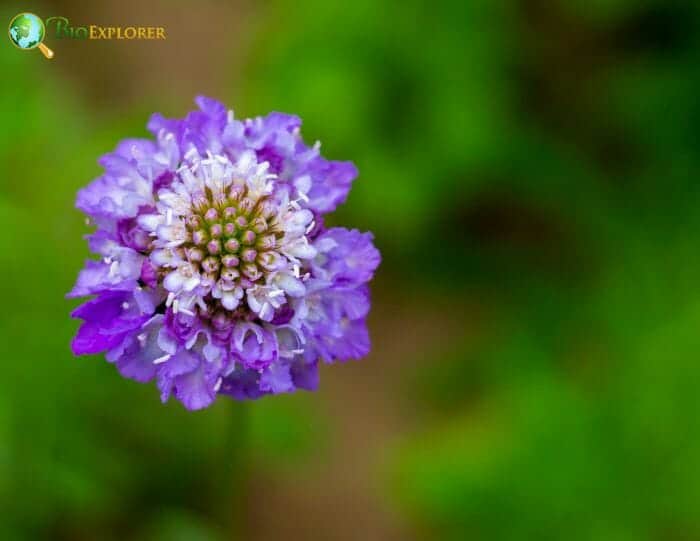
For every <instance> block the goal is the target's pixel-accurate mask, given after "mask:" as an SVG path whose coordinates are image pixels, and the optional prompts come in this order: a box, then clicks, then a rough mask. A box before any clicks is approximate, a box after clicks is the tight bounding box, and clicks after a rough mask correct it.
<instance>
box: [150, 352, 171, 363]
mask: <svg viewBox="0 0 700 541" xmlns="http://www.w3.org/2000/svg"><path fill="white" fill-rule="evenodd" d="M170 357H172V355H170V353H166V354H165V355H163V356H162V357H158V358H157V359H153V364H161V363H164V362H165V361H167V360H168V359H169V358H170Z"/></svg>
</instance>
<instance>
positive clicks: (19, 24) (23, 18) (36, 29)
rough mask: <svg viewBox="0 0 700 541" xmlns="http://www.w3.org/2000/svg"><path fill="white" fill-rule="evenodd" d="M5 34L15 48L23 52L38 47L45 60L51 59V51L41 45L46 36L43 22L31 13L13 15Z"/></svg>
mask: <svg viewBox="0 0 700 541" xmlns="http://www.w3.org/2000/svg"><path fill="white" fill-rule="evenodd" d="M7 33H8V35H9V36H10V41H11V42H12V43H13V44H14V45H15V47H17V48H19V49H24V50H29V49H35V48H37V47H38V48H39V50H40V51H41V52H42V53H43V55H44V56H45V57H46V58H48V59H51V58H53V51H52V50H51V49H49V48H48V47H47V46H46V45H44V43H43V41H44V36H45V35H46V27H45V26H44V21H42V20H41V18H40V17H37V16H36V15H34V14H33V13H20V14H19V15H15V16H14V17H13V18H12V20H11V21H10V26H9V28H8V30H7Z"/></svg>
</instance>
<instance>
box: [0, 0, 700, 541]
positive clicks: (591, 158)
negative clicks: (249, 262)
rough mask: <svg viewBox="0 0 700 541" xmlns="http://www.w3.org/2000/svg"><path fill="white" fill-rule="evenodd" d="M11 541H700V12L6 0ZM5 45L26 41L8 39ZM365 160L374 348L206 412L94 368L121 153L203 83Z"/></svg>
mask: <svg viewBox="0 0 700 541" xmlns="http://www.w3.org/2000/svg"><path fill="white" fill-rule="evenodd" d="M26 10H29V11H33V12H35V13H37V14H39V15H40V16H42V17H44V18H46V17H49V16H51V15H63V16H66V17H68V18H69V19H70V21H71V23H73V24H74V25H87V24H100V25H124V26H127V25H134V24H135V25H144V26H148V25H154V26H164V27H166V32H167V40H166V41H164V42H126V41H119V42H117V41H112V42H104V41H103V42H91V41H70V40H60V41H59V40H52V38H51V33H50V34H49V37H48V38H47V40H46V43H47V45H49V46H50V47H52V48H53V49H54V51H55V53H56V57H55V59H54V60H52V61H47V60H45V59H44V58H43V57H42V56H41V55H40V53H39V52H38V51H32V52H22V51H18V50H17V49H15V48H14V47H13V46H12V45H11V44H10V43H9V41H5V43H4V44H3V45H2V46H0V62H1V64H0V65H1V67H2V69H1V70H0V73H1V74H2V75H1V77H2V84H0V115H2V120H1V122H0V171H1V173H0V292H1V294H0V302H1V303H2V310H1V311H0V363H2V370H1V372H0V373H1V374H2V377H0V539H2V540H4V541H14V540H34V539H37V540H45V539H51V540H58V541H64V540H65V541H72V540H76V541H81V540H86V541H87V540H90V541H92V540H95V539H99V540H102V541H110V540H124V539H134V540H137V541H140V540H154V541H160V540H163V541H166V540H167V541H223V540H236V539H242V540H243V539H244V540H246V541H257V540H260V541H265V540H279V539H289V540H295V539H321V540H326V539H334V540H340V541H344V540H363V541H365V540H370V541H371V540H390V541H391V540H432V539H439V540H445V541H449V540H465V539H473V540H488V541H494V540H520V539H538V540H559V539H566V540H568V541H577V540H602V541H607V540H611V541H628V540H629V541H632V540H634V541H647V540H648V541H652V540H664V541H675V540H678V541H685V540H697V539H700V416H699V415H698V413H699V411H700V362H699V356H700V332H699V330H700V283H699V279H700V184H699V183H698V173H699V172H700V128H699V126H700V69H699V66H700V31H699V30H700V29H699V26H698V22H699V20H700V4H698V2H696V1H694V0H687V1H682V0H550V1H546V0H456V1H454V2H447V1H443V0H438V1H435V2H422V1H420V0H404V1H403V2H378V1H374V0H354V1H353V2H348V3H344V2H329V1H321V0H312V1H303V2H298V1H293V0H270V1H266V2H252V1H242V2H223V1H221V2H218V1H214V0H203V1H200V2H194V1H185V0H154V1H149V2H142V1H136V0H114V1H104V2H90V3H87V2H82V1H77V0H61V1H57V2H52V3H48V2H44V3H33V2H32V3H26V2H21V3H19V2H13V3H8V2H3V3H2V4H0V14H2V17H0V18H1V19H2V20H6V21H8V22H9V20H10V18H11V17H12V16H13V15H14V14H15V13H18V12H20V11H26ZM3 39H4V38H3ZM200 93H202V94H207V95H210V96H212V97H216V98H219V99H221V100H223V101H224V102H226V103H227V104H228V105H229V106H231V107H232V108H234V109H235V111H236V114H237V116H241V117H246V116H255V115H260V114H265V113H267V112H268V111H270V110H279V111H285V112H293V113H297V114H299V115H300V116H301V117H302V118H303V119H304V128H303V133H304V134H305V137H306V139H307V141H311V142H313V141H314V140H316V139H320V140H322V141H323V149H324V153H325V155H326V156H327V157H329V158H332V159H352V160H354V161H355V163H356V164H357V165H358V167H359V169H360V172H361V174H360V177H359V179H358V180H357V181H356V183H355V185H354V188H353V190H352V192H351V195H350V198H349V200H348V202H347V204H346V205H345V206H343V207H342V208H341V209H340V210H339V211H337V213H336V214H335V216H334V218H333V222H334V223H337V224H341V223H342V224H345V225H348V226H352V227H357V228H359V229H362V230H372V231H373V232H374V233H375V235H376V243H377V245H378V247H379V248H380V249H381V251H382V253H383V258H384V260H383V264H382V266H381V267H380V269H379V272H378V273H377V276H376V279H375V281H374V283H373V298H374V307H373V311H372V314H371V317H370V321H369V324H370V329H371V335H372V339H373V351H372V353H371V355H370V356H369V357H367V358H366V359H365V360H363V361H359V362H350V363H345V364H338V365H333V366H324V367H323V370H322V374H321V379H322V385H321V389H320V391H319V392H317V393H314V394H308V393H306V394H302V393H300V394H296V395H291V396H282V397H272V398H264V399H262V400H260V401H258V402H252V403H236V402H233V401H230V400H227V399H221V400H219V401H218V402H217V403H216V404H215V405H214V406H213V407H211V408H209V409H208V410H206V411H202V412H197V413H188V412H186V411H185V410H184V409H183V408H182V407H181V406H180V405H179V404H178V403H176V402H173V403H170V404H168V405H166V406H163V405H161V404H160V402H159V400H158V396H157V392H156V390H155V389H154V387H153V386H143V385H139V384H137V383H135V382H131V381H128V380H124V379H123V378H121V377H119V375H118V374H117V373H116V371H115V370H114V367H113V366H111V365H109V364H108V363H106V362H105V361H104V359H102V358H100V357H94V358H90V357H83V358H74V357H73V356H72V355H71V353H70V350H69V347H68V345H69V341H70V339H71V336H72V335H73V333H74V332H75V330H76V328H77V326H78V322H77V321H74V320H71V319H70V318H69V316H68V314H69V312H70V310H71V309H72V308H73V307H74V305H75V304H76V302H74V301H67V300H65V299H64V295H65V293H66V292H67V291H68V290H69V289H70V287H71V286H72V283H73V280H74V278H75V276H76V273H77V272H78V270H79V268H80V267H81V265H82V263H83V260H84V259H85V258H86V257H88V252H87V247H86V243H85V242H84V240H83V239H82V236H83V235H84V234H86V233H87V232H88V228H87V227H86V226H85V224H84V221H83V217H82V216H81V215H80V214H79V212H77V211H76V210H75V209H74V208H73V201H74V197H75V192H76V190H77V189H78V188H80V187H81V186H83V185H85V184H86V183H87V182H88V181H90V180H91V179H92V178H94V177H95V176H96V175H98V173H99V169H98V166H97V164H96V159H97V157H98V156H99V155H100V154H102V153H104V152H106V151H109V150H110V149H112V148H113V146H114V145H115V144H116V142H117V141H118V140H119V139H120V138H123V137H126V136H145V135H146V131H145V123H146V121H147V118H148V116H149V115H150V113H152V112H154V111H160V112H162V113H163V114H165V115H169V116H182V115H184V114H185V113H186V112H187V111H188V110H189V109H191V108H192V107H193V103H192V99H193V97H194V96H195V95H196V94H200Z"/></svg>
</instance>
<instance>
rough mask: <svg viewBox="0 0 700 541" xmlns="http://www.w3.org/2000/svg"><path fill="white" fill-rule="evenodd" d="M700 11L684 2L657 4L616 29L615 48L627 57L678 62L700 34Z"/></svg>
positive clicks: (612, 40) (612, 41)
mask: <svg viewBox="0 0 700 541" xmlns="http://www.w3.org/2000/svg"><path fill="white" fill-rule="evenodd" d="M697 29H698V21H697V11H696V10H694V9H692V8H691V7H690V6H689V5H688V4H686V3H684V2H677V1H669V2H659V3H653V4H651V5H649V6H646V7H644V8H643V9H642V10H641V11H640V12H639V13H635V14H632V15H630V16H629V17H626V18H624V19H623V20H622V21H621V22H620V24H619V25H617V27H616V28H614V29H613V30H612V32H611V33H612V39H611V45H612V47H613V48H614V49H615V50H616V51H619V53H621V54H623V55H630V56H635V55H639V54H647V55H654V56H661V57H665V58H667V59H668V60H671V61H676V60H678V58H679V56H680V55H683V54H685V53H687V52H689V50H690V46H691V45H692V43H693V39H694V37H695V36H696V35H697Z"/></svg>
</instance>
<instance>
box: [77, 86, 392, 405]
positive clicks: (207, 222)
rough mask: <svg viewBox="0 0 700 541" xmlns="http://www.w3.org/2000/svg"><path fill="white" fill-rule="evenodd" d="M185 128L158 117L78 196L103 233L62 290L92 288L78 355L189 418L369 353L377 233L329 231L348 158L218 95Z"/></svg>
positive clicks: (280, 120) (313, 381)
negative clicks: (326, 153) (221, 397)
mask: <svg viewBox="0 0 700 541" xmlns="http://www.w3.org/2000/svg"><path fill="white" fill-rule="evenodd" d="M196 102H197V105H198V106H199V110H198V111H193V112H191V113H189V114H188V115H187V116H186V117H185V118H184V119H182V120H173V119H165V118H163V117H162V116H160V115H158V114H155V115H153V116H152V117H151V120H150V122H149V124H148V128H149V130H150V131H151V132H152V133H153V135H154V136H155V140H141V139H127V140H124V141H123V142H121V143H120V144H119V145H118V146H117V148H116V149H115V151H114V152H112V153H110V154H107V155H105V156H103V157H102V159H101V160H100V164H101V165H102V166H103V167H104V170H105V172H104V174H103V175H102V176H101V177H99V178H97V179H96V180H94V181H93V182H92V183H91V184H89V185H88V186H87V187H86V188H84V189H82V190H81V191H80V192H79V193H78V198H77V207H78V208H79V209H80V210H82V211H83V212H85V213H86V214H87V215H88V217H89V218H90V222H91V223H93V224H95V225H96V226H97V229H96V231H95V232H94V233H92V234H91V235H89V236H88V241H89V246H90V249H91V250H92V251H93V252H94V253H96V254H97V255H99V256H100V259H99V260H90V261H87V263H86V265H85V268H84V269H83V270H82V271H81V272H80V274H79V276H78V280H77V283H76V285H75V287H74V288H73V290H72V291H71V292H70V293H69V297H81V296H87V295H91V296H93V298H92V299H91V300H89V301H88V302H86V303H85V304H83V305H82V306H80V307H78V308H77V309H76V310H75V311H74V312H73V316H74V317H77V318H80V319H82V320H84V323H83V324H82V325H81V327H80V329H79V330H78V334H77V336H76V337H75V338H74V339H73V342H72V349H73V352H74V353H75V354H76V355H80V354H90V353H101V352H105V356H106V358H107V360H108V361H109V362H111V363H114V364H115V365H116V367H117V369H118V370H119V372H120V373H121V374H122V375H123V376H125V377H128V378H132V379H135V380H137V381H140V382H147V381H151V380H155V381H156V383H157V385H158V388H159V389H160V392H161V398H162V400H163V401H166V400H167V399H168V398H169V397H170V396H175V398H177V399H178V400H180V401H181V402H182V403H183V404H184V405H185V407H187V408H188V409H199V408H203V407H206V406H208V405H210V404H211V403H212V402H213V401H214V399H215V398H216V396H217V395H218V394H227V395H229V396H232V397H234V398H237V399H251V398H257V397H259V396H262V395H265V394H274V393H284V392H292V391H294V390H296V389H298V388H301V389H308V390H313V389H315V388H316V387H317V385H318V361H319V360H324V361H327V362H333V361H336V360H345V359H357V358H360V357H362V356H364V355H366V354H367V353H368V351H369V336H368V333H367V328H366V324H365V318H366V316H367V313H368V311H369V304H370V301H369V288H368V285H367V284H368V282H369V281H370V280H371V278H372V275H373V273H374V270H375V269H376V267H377V265H378V264H379V260H380V256H379V252H378V251H377V250H376V248H375V247H374V246H373V244H372V235H371V234H370V233H360V232H359V231H356V230H347V229H344V228H330V229H328V228H326V227H325V226H324V223H323V215H324V214H325V213H328V212H331V211H332V210H334V209H335V208H336V206H337V205H339V204H340V203H342V202H343V201H344V200H345V198H346V197H347V194H348V191H349V189H350V185H351V183H352V181H353V180H354V178H355V177H356V176H357V170H356V169H355V166H354V165H353V164H352V163H350V162H336V161H329V160H326V159H324V158H323V157H322V156H321V155H320V153H319V144H318V143H317V144H316V145H314V146H312V147H309V146H307V145H306V144H305V143H304V142H303V140H302V139H301V136H300V125H301V121H300V120H299V119H298V118H297V117H295V116H291V115H284V114H281V113H271V114H269V115H268V116H266V117H262V118H255V119H249V120H244V121H239V120H236V119H235V118H234V116H233V112H232V111H226V109H225V108H224V106H223V105H221V104H220V103H218V102H216V101H214V100H211V99H209V98H204V97H200V98H198V99H197V100H196Z"/></svg>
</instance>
